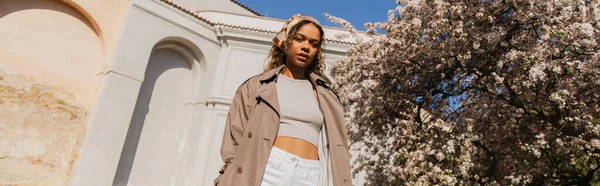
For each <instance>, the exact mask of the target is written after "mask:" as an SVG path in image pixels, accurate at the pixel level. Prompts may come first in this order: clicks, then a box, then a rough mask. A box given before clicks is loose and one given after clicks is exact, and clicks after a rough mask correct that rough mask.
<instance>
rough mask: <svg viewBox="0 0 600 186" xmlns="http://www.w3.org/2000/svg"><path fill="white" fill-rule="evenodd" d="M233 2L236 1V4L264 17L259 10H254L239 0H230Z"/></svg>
mask: <svg viewBox="0 0 600 186" xmlns="http://www.w3.org/2000/svg"><path fill="white" fill-rule="evenodd" d="M230 1H231V2H233V3H235V4H236V5H238V6H240V7H242V8H244V9H246V10H248V11H250V12H251V13H253V14H254V15H257V16H260V17H264V16H263V15H262V14H260V13H258V12H257V11H254V10H252V9H251V8H250V7H248V6H246V5H244V4H242V3H240V2H239V1H236V0H230Z"/></svg>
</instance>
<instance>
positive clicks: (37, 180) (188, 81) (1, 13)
mask: <svg viewBox="0 0 600 186" xmlns="http://www.w3.org/2000/svg"><path fill="white" fill-rule="evenodd" d="M285 21H286V20H279V19H273V18H267V17H264V16H262V15H260V14H259V13H257V12H256V11H253V10H252V9H250V8H248V7H246V6H245V5H243V4H241V3H239V2H237V1H234V0H179V1H167V0H131V1H130V0H103V1H95V0H0V185H84V186H90V185H93V186H95V185H99V186H105V185H131V186H150V185H157V186H164V185H177V186H179V185H212V182H213V179H214V178H215V177H216V176H217V174H218V172H217V171H218V169H219V168H220V166H221V165H222V161H221V159H220V154H219V150H220V142H221V137H222V133H223V129H224V125H225V118H226V115H227V111H228V108H229V105H230V102H231V99H232V97H233V94H234V93H235V90H236V89H237V87H238V86H239V85H240V84H241V83H242V82H243V81H244V80H246V79H247V78H249V77H250V76H252V75H255V74H258V73H260V72H262V71H263V68H264V66H265V65H266V62H267V54H268V51H269V49H270V47H271V46H272V42H271V40H272V39H273V37H274V36H275V33H276V32H277V31H279V29H280V28H281V27H282V26H283V24H284V22H285ZM324 29H325V33H326V35H325V38H326V43H325V45H326V48H325V53H326V63H327V65H328V66H331V64H333V63H334V62H335V61H337V60H338V59H340V58H341V57H343V56H344V54H345V52H346V50H347V49H348V48H349V47H351V46H352V45H353V41H351V40H340V39H334V38H335V37H334V36H335V35H336V34H340V33H344V31H343V30H341V29H338V28H332V27H325V28H324ZM359 181H360V180H358V179H356V180H355V184H356V185H358V184H359Z"/></svg>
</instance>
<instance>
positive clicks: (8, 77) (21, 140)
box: [0, 0, 130, 186]
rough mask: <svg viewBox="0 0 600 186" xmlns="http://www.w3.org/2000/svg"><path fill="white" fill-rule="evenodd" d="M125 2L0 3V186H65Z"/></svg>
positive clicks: (23, 0) (35, 0) (13, 0)
mask: <svg viewBox="0 0 600 186" xmlns="http://www.w3.org/2000/svg"><path fill="white" fill-rule="evenodd" d="M129 6H130V1H129V0H106V1H104V0H103V1H96V0H18V1H16V0H0V185H61V186H63V185H70V184H69V183H70V180H71V174H73V173H74V170H73V169H74V165H75V162H76V161H77V160H78V157H79V149H80V146H81V144H82V142H83V139H84V137H85V135H86V132H87V125H88V122H89V116H91V112H93V108H94V104H95V102H96V101H97V97H98V92H99V89H100V85H101V84H102V81H103V79H104V74H105V72H106V69H107V68H106V66H107V65H108V61H110V58H111V56H113V54H114V51H115V48H116V43H117V41H118V40H119V37H120V33H121V27H122V25H123V21H124V19H125V13H126V9H127V7H129Z"/></svg>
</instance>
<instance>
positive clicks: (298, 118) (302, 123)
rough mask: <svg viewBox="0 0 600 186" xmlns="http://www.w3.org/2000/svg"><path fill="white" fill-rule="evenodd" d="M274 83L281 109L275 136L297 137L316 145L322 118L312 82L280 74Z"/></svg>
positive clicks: (322, 121)
mask: <svg viewBox="0 0 600 186" xmlns="http://www.w3.org/2000/svg"><path fill="white" fill-rule="evenodd" d="M276 85H277V97H278V99H279V108H280V111H281V113H280V116H281V119H280V124H279V131H278V132H277V136H287V137H293V138H298V139H302V140H305V141H308V142H310V143H312V144H314V145H315V146H317V144H318V142H319V131H320V130H321V127H322V126H323V123H324V118H323V114H322V113H321V110H320V109H319V103H318V102H317V100H316V98H315V97H314V94H313V87H312V84H311V83H310V82H309V81H308V80H298V79H292V78H289V77H286V76H284V75H281V74H280V75H278V79H277V83H276Z"/></svg>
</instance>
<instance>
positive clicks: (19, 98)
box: [0, 68, 88, 185]
mask: <svg viewBox="0 0 600 186" xmlns="http://www.w3.org/2000/svg"><path fill="white" fill-rule="evenodd" d="M87 120H88V117H87V114H86V111H85V109H83V107H81V106H79V105H78V104H76V102H75V101H74V98H73V96H71V95H69V93H66V92H64V91H62V90H61V89H59V88H56V87H53V86H49V85H44V84H38V83H35V82H33V80H31V79H28V78H25V77H23V76H19V75H16V74H13V73H10V72H7V70H2V69H1V68H0V185H69V181H70V177H71V173H72V171H73V170H72V169H73V165H74V162H75V160H76V159H77V157H78V150H79V147H80V145H81V142H82V140H83V137H84V136H85V133H86V124H87V122H86V121H87Z"/></svg>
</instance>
